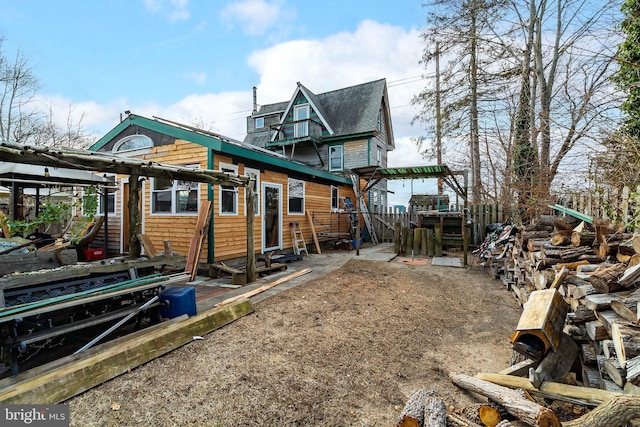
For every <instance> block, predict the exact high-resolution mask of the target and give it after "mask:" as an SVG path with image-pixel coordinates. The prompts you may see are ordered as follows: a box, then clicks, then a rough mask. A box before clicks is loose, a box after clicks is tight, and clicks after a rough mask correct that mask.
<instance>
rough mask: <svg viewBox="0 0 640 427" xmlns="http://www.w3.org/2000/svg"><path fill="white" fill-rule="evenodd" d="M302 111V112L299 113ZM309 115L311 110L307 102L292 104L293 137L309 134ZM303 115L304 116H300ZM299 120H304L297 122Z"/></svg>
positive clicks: (302, 136)
mask: <svg viewBox="0 0 640 427" xmlns="http://www.w3.org/2000/svg"><path fill="white" fill-rule="evenodd" d="M301 112H304V114H300V113H301ZM310 115H311V111H310V109H309V104H300V105H294V106H293V121H294V122H295V123H294V124H293V137H294V138H304V137H307V136H309V117H310ZM301 116H304V117H301ZM299 120H304V121H302V122H299Z"/></svg>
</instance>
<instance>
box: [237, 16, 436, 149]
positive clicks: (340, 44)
mask: <svg viewBox="0 0 640 427" xmlns="http://www.w3.org/2000/svg"><path fill="white" fill-rule="evenodd" d="M422 48H423V46H422V42H421V40H420V37H419V32H418V31H417V30H405V29H403V28H401V27H394V26H391V25H385V24H379V23H377V22H374V21H369V20H367V21H363V22H361V23H360V25H359V26H358V28H357V29H356V31H355V32H342V33H338V34H335V35H332V36H330V37H327V38H325V39H317V40H294V41H288V42H284V43H280V44H277V45H275V46H272V47H270V48H267V49H263V50H259V51H256V52H254V53H253V54H251V55H250V56H249V59H248V64H249V66H251V67H252V68H254V69H255V70H256V72H257V73H258V74H259V75H260V82H259V84H258V85H257V86H258V103H259V104H260V103H262V104H265V103H271V102H277V101H284V100H287V99H288V97H289V96H291V95H292V94H293V91H294V89H295V85H296V82H298V81H299V82H301V83H302V84H304V85H305V86H306V87H308V88H309V89H310V90H311V91H313V92H316V93H321V92H325V91H329V90H334V89H338V88H342V87H347V86H351V85H354V84H359V83H364V82H367V81H371V80H376V79H380V78H386V79H387V84H388V85H389V98H390V104H391V107H392V117H393V129H394V133H395V136H396V137H402V136H404V135H406V134H414V133H416V131H418V130H417V129H415V128H412V127H411V126H410V121H411V119H412V118H413V116H414V115H415V113H416V110H415V109H414V108H412V107H408V106H407V105H408V104H409V103H410V100H411V98H412V96H413V95H414V94H415V93H417V92H418V91H419V90H420V88H421V87H422V85H423V84H424V82H423V81H415V80H409V82H411V83H409V84H402V83H403V82H402V81H400V80H402V79H406V78H408V77H415V76H420V75H421V73H422V68H421V65H419V64H418V61H419V60H420V56H421V53H422ZM394 82H397V83H396V84H394ZM394 107H396V108H394ZM418 133H419V132H418Z"/></svg>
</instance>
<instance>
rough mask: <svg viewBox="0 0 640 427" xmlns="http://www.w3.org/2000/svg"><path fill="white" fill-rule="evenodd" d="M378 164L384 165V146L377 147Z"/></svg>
mask: <svg viewBox="0 0 640 427" xmlns="http://www.w3.org/2000/svg"><path fill="white" fill-rule="evenodd" d="M376 165H377V166H381V165H382V148H380V147H376Z"/></svg>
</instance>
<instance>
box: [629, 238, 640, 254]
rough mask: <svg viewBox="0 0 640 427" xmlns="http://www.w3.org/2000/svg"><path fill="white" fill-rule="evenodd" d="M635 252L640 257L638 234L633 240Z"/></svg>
mask: <svg viewBox="0 0 640 427" xmlns="http://www.w3.org/2000/svg"><path fill="white" fill-rule="evenodd" d="M631 242H632V243H631V244H632V245H633V250H634V251H635V252H636V253H637V254H639V255H640V234H636V235H635V236H633V237H632V238H631Z"/></svg>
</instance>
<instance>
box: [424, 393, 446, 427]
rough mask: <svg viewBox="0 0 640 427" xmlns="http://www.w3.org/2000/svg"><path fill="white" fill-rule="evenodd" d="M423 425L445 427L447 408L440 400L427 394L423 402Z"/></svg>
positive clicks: (426, 426)
mask: <svg viewBox="0 0 640 427" xmlns="http://www.w3.org/2000/svg"><path fill="white" fill-rule="evenodd" d="M424 426H425V427H447V408H446V407H445V406H444V402H443V401H442V400H440V399H438V398H436V397H433V396H427V398H426V399H425V403H424Z"/></svg>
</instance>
